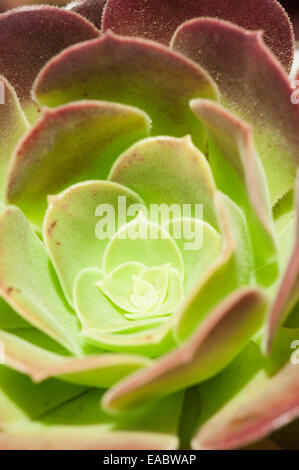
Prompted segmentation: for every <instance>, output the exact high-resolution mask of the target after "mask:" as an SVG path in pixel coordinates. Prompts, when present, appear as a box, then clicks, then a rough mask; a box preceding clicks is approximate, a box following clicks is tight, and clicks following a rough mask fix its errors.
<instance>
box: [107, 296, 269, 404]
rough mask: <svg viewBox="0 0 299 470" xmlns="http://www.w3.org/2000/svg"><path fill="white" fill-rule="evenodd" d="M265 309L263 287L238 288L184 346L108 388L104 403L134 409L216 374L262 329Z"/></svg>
mask: <svg viewBox="0 0 299 470" xmlns="http://www.w3.org/2000/svg"><path fill="white" fill-rule="evenodd" d="M265 310H266V299H265V297H264V295H263V294H262V293H261V292H260V291H258V290H254V289H248V288H246V289H242V290H239V291H238V292H235V293H234V294H232V295H231V296H230V297H229V298H228V299H227V300H225V301H224V302H223V303H222V304H221V305H220V306H219V307H218V308H217V309H216V310H214V311H213V312H212V313H211V315H210V316H209V318H208V319H207V320H206V322H205V323H204V324H203V325H201V327H200V328H199V329H198V330H197V332H196V334H195V335H194V336H193V337H192V339H190V340H189V341H188V342H187V343H186V344H185V345H184V346H182V347H181V348H178V349H177V350H175V351H174V352H171V353H170V354H169V355H167V356H164V357H163V358H162V359H159V360H157V361H156V362H155V363H154V364H153V365H152V366H149V367H147V368H145V369H144V370H143V371H141V372H139V373H138V372H137V373H136V374H134V375H133V376H132V377H129V378H127V379H126V380H124V381H123V382H120V383H119V384H117V385H116V386H115V387H113V388H112V389H111V390H109V391H108V392H107V393H106V395H105V397H104V401H103V405H104V407H105V408H107V409H108V410H110V411H124V410H129V409H134V408H135V407H138V406H141V405H144V404H145V403H147V402H148V401H151V400H156V399H158V398H160V397H162V396H164V395H166V394H169V393H172V392H175V391H177V390H180V389H183V388H185V387H188V386H190V385H194V384H196V383H198V382H200V381H203V380H206V379H208V378H209V377H212V376H213V375H215V374H217V373H218V372H219V371H220V370H221V369H223V368H224V367H225V366H226V365H227V364H228V363H229V362H230V361H231V360H232V359H233V358H234V357H235V356H237V354H238V353H239V352H240V350H241V349H242V348H243V347H244V346H245V344H246V343H247V342H248V341H249V339H250V337H251V336H252V335H253V334H254V333H255V332H256V331H257V330H258V329H259V328H260V327H261V324H262V322H263V320H264V314H265Z"/></svg>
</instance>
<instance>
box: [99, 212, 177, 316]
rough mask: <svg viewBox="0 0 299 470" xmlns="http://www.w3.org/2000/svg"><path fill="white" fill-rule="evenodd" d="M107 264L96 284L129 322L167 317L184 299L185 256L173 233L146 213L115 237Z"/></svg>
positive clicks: (107, 251) (106, 260)
mask: <svg viewBox="0 0 299 470" xmlns="http://www.w3.org/2000/svg"><path fill="white" fill-rule="evenodd" d="M103 264H104V266H103V267H104V272H103V278H102V279H100V280H99V281H97V282H96V283H95V285H96V287H97V288H98V289H99V290H100V292H101V294H103V295H104V296H105V297H106V298H107V299H108V300H110V301H111V302H112V303H113V304H114V305H115V306H117V307H118V308H119V309H121V311H122V312H123V316H124V317H125V318H127V319H129V320H140V319H150V318H156V319H157V318H158V317H166V316H168V315H170V314H171V313H173V312H174V311H175V310H176V309H177V307H178V305H179V304H180V302H181V301H182V300H183V297H184V268H183V259H182V255H181V253H180V251H179V250H178V248H177V246H176V244H175V243H174V240H173V239H172V237H171V236H170V234H169V232H168V231H166V230H164V229H163V227H161V226H160V225H158V224H155V223H153V222H151V221H150V220H149V219H148V218H147V217H146V216H145V215H144V213H143V212H140V213H139V214H138V216H137V217H136V218H135V219H134V220H132V221H131V222H129V223H128V224H126V225H125V226H124V227H122V228H121V229H120V230H119V231H117V232H116V233H115V234H114V236H113V237H112V239H111V241H110V243H109V244H108V246H107V249H106V252H105V254H104V263H103ZM161 320H162V318H161Z"/></svg>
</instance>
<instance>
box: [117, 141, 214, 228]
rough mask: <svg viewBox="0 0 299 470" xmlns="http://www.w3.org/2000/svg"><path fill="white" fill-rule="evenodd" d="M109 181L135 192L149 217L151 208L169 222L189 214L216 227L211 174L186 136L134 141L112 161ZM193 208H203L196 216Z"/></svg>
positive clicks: (199, 153) (200, 154)
mask: <svg viewBox="0 0 299 470" xmlns="http://www.w3.org/2000/svg"><path fill="white" fill-rule="evenodd" d="M109 180H111V181H115V182H117V183H120V184H123V185H124V186H128V187H129V188H131V189H132V190H133V191H136V192H137V193H138V194H139V195H140V196H141V197H142V199H143V200H144V202H145V203H146V205H147V207H148V209H149V210H150V211H149V214H148V216H149V217H150V218H152V214H151V210H153V209H154V208H156V209H157V216H158V215H159V214H158V211H161V213H162V215H163V209H166V210H165V212H166V214H165V215H166V216H168V218H169V219H171V218H173V217H176V218H178V217H184V216H185V215H186V216H188V215H189V217H196V218H199V219H201V218H204V219H205V220H207V221H208V222H209V223H210V224H212V225H214V226H216V227H217V218H216V214H215V208H214V204H213V197H214V193H215V190H216V186H215V183H214V179H213V175H212V173H211V170H210V167H209V164H208V162H207V160H206V158H205V156H204V155H203V154H202V153H201V152H200V151H199V150H198V149H197V148H196V147H195V146H194V145H193V143H192V141H191V139H190V137H189V136H187V137H184V138H182V139H175V138H171V137H156V138H152V139H146V140H143V141H142V142H138V143H137V144H135V145H133V146H132V147H131V148H130V149H129V150H127V151H126V152H124V154H123V155H121V156H120V157H119V159H118V160H117V161H116V162H115V164H114V166H113V168H112V170H111V172H110V175H109ZM166 204H167V206H168V207H166V206H165V205H166ZM154 205H155V206H154ZM184 205H185V206H186V209H187V208H188V209H189V210H190V212H189V213H187V214H185V213H184V212H183V211H184V210H185V208H184ZM196 205H197V206H200V205H202V206H203V207H202V212H201V211H198V212H199V213H198V214H197V213H196ZM187 206H189V207H187ZM172 211H173V212H172ZM153 215H155V214H153ZM157 219H158V217H157ZM155 222H160V220H159V219H158V220H156V221H155Z"/></svg>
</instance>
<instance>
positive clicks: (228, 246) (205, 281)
mask: <svg viewBox="0 0 299 470" xmlns="http://www.w3.org/2000/svg"><path fill="white" fill-rule="evenodd" d="M215 206H216V209H217V212H218V218H219V224H220V226H221V232H222V251H221V253H220V254H219V256H218V257H217V259H216V260H215V262H214V263H213V264H212V265H211V266H210V268H209V269H208V270H207V271H206V272H205V274H204V276H203V277H202V278H200V279H199V280H198V282H197V284H196V285H195V286H194V288H193V289H192V290H191V292H190V293H189V295H188V296H187V297H186V299H185V301H184V302H183V305H182V306H181V308H180V309H179V311H178V312H177V315H176V316H177V319H176V322H177V323H176V327H175V336H176V339H177V340H178V341H179V342H184V341H185V340H186V338H188V337H190V335H192V333H193V332H194V331H195V329H196V327H197V326H198V325H199V324H200V323H201V322H202V321H203V320H204V319H205V318H206V317H207V316H208V315H209V314H210V312H211V311H212V309H213V308H215V307H216V306H217V304H218V303H220V302H221V301H222V300H223V299H224V298H225V297H226V296H227V295H229V294H230V293H231V292H233V291H235V290H236V289H238V288H239V287H241V286H245V285H247V286H248V285H249V284H250V283H251V282H252V279H251V276H252V272H253V260H252V253H251V246H250V239H249V233H248V228H247V224H246V220H245V217H244V215H243V213H242V211H241V210H240V208H239V207H238V206H237V205H236V204H235V203H233V202H232V201H231V200H230V199H229V198H228V197H227V196H224V195H223V194H222V193H219V192H218V193H216V195H215Z"/></svg>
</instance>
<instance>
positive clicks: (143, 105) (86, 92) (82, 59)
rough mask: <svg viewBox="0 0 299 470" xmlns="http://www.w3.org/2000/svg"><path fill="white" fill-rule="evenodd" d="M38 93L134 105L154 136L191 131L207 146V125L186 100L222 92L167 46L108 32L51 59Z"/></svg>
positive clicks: (52, 100)
mask: <svg viewBox="0 0 299 470" xmlns="http://www.w3.org/2000/svg"><path fill="white" fill-rule="evenodd" d="M34 96H35V97H36V99H37V101H38V102H39V103H40V104H42V105H46V106H50V107H53V106H58V105H61V104H64V103H68V102H70V101H75V100H82V99H85V98H88V99H101V100H106V101H116V102H119V103H124V104H130V105H132V106H136V107H138V108H140V109H142V110H144V111H145V112H146V113H148V115H149V116H150V118H151V119H152V135H173V136H175V137H182V136H184V135H187V134H191V135H192V137H193V140H194V142H195V143H196V145H199V147H200V148H205V130H204V128H203V126H202V125H201V124H200V123H199V122H198V121H196V118H195V116H194V115H192V113H191V111H190V108H189V107H188V102H189V100H190V99H192V98H200V97H202V98H209V99H216V98H217V96H218V95H217V91H216V88H215V85H214V83H213V81H212V80H211V79H210V77H209V75H208V74H206V72H205V71H204V70H203V69H201V68H200V67H199V66H197V65H196V64H194V63H193V62H191V61H189V60H188V59H186V58H184V57H183V56H181V55H179V54H176V53H175V52H173V51H171V50H170V49H169V48H166V47H164V46H161V45H159V44H156V43H153V42H151V41H145V40H142V39H135V38H122V37H118V36H115V35H113V34H112V33H107V34H105V36H104V37H103V38H101V39H99V40H95V41H88V42H85V43H83V44H80V45H76V46H74V47H70V48H68V49H67V50H65V51H64V52H62V53H61V54H59V55H58V56H57V57H55V58H54V59H53V60H51V61H50V62H48V64H47V65H46V67H45V68H44V69H43V70H42V71H41V73H40V74H39V76H38V77H37V79H36V82H35V85H34Z"/></svg>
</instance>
